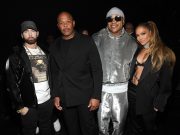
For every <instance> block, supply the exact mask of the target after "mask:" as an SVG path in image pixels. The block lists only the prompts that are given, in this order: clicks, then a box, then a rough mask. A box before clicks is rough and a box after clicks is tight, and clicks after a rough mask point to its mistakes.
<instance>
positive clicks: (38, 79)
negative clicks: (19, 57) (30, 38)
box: [25, 48, 50, 104]
mask: <svg viewBox="0 0 180 135" xmlns="http://www.w3.org/2000/svg"><path fill="white" fill-rule="evenodd" d="M25 49H26V52H27V54H28V56H29V60H30V62H31V67H32V77H33V81H34V86H35V92H36V96H37V99H38V104H41V103H44V102H45V101H47V100H48V99H50V89H49V84H48V75H47V57H46V55H45V53H44V52H43V51H42V50H41V49H40V48H36V49H30V48H28V49H27V48H25Z"/></svg>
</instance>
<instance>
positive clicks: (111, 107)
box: [98, 91, 128, 135]
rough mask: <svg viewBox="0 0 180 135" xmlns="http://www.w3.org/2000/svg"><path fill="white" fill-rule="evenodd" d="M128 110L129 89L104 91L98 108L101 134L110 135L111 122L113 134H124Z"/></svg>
mask: <svg viewBox="0 0 180 135" xmlns="http://www.w3.org/2000/svg"><path fill="white" fill-rule="evenodd" d="M127 110H128V100H127V91H126V92H123V93H106V92H102V103H101V105H100V108H99V110H98V124H99V135H109V122H110V119H111V120H112V122H113V133H112V135H122V134H123V128H124V124H125V120H126V115H127Z"/></svg>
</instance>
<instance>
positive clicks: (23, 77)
mask: <svg viewBox="0 0 180 135" xmlns="http://www.w3.org/2000/svg"><path fill="white" fill-rule="evenodd" d="M38 36H39V31H38V29H37V26H36V24H35V23H34V22H33V21H24V22H23V23H22V24H21V37H22V39H23V40H24V44H23V46H22V47H19V49H17V50H16V52H14V53H13V54H12V55H10V56H9V58H8V60H7V62H6V73H7V81H8V86H9V89H10V93H11V95H12V100H13V103H14V105H15V107H16V110H17V113H19V114H20V116H21V120H22V133H23V134H24V135H34V134H35V132H36V127H37V126H38V127H39V132H40V134H41V135H51V130H50V129H51V114H52V110H53V103H52V100H51V97H52V96H51V87H50V84H51V83H50V78H51V77H50V74H49V65H48V56H47V54H46V52H45V51H43V50H42V49H41V48H40V47H39V46H38V45H37V38H38Z"/></svg>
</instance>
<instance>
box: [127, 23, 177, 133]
mask: <svg viewBox="0 0 180 135" xmlns="http://www.w3.org/2000/svg"><path fill="white" fill-rule="evenodd" d="M135 32H136V37H137V41H138V42H139V44H140V47H139V49H138V51H137V52H136V54H135V56H134V59H133V61H132V64H131V78H130V81H129V87H128V100H129V114H128V118H127V129H128V130H127V132H126V134H127V135H155V132H156V131H157V126H156V114H157V112H163V111H164V108H165V106H166V103H167V100H168V97H169V96H170V94H171V91H172V88H171V80H172V73H173V68H174V65H175V61H176V57H175V54H174V52H173V51H172V50H171V49H170V48H169V47H167V46H166V45H165V44H164V43H163V42H162V40H161V38H160V35H159V32H158V29H157V26H156V24H155V23H154V22H152V21H148V22H145V23H141V24H139V25H138V26H137V27H136V30H135Z"/></svg>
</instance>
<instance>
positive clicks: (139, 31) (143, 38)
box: [136, 26, 151, 45]
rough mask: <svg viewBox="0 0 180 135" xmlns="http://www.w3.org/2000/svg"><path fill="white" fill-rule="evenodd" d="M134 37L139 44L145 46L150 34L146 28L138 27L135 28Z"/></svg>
mask: <svg viewBox="0 0 180 135" xmlns="http://www.w3.org/2000/svg"><path fill="white" fill-rule="evenodd" d="M136 37H137V40H138V41H139V42H140V43H141V45H146V44H148V43H149V41H150V38H151V32H150V31H149V29H147V28H146V27H143V26H138V27H137V28H136Z"/></svg>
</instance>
